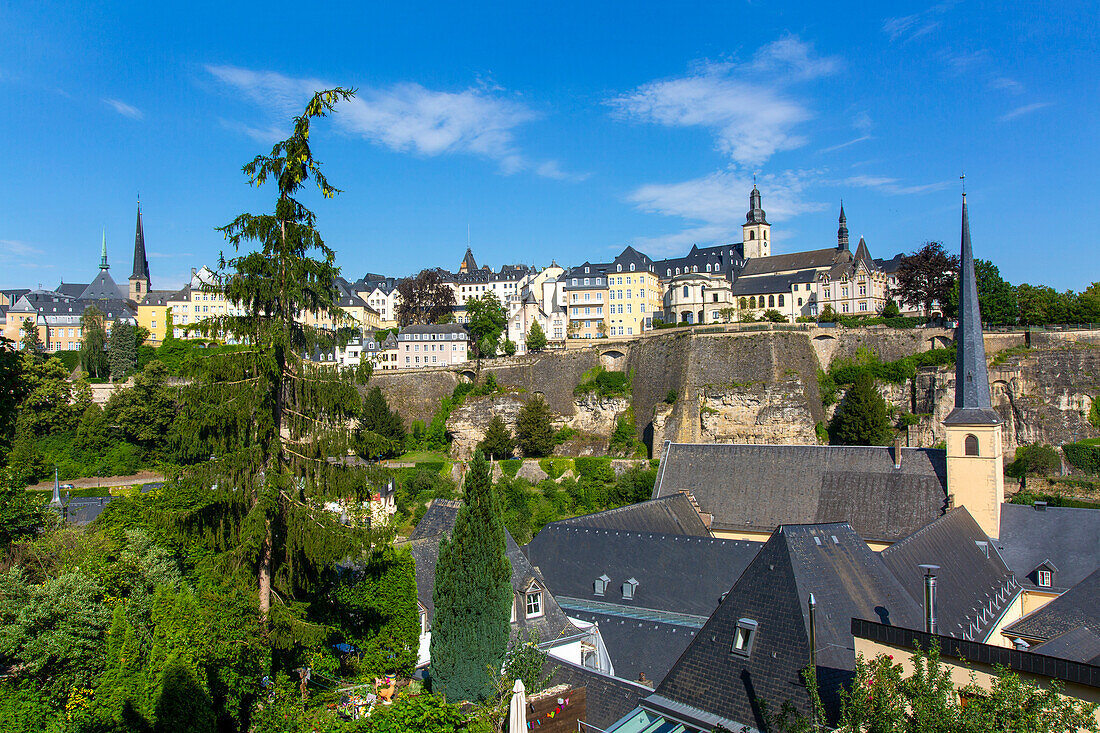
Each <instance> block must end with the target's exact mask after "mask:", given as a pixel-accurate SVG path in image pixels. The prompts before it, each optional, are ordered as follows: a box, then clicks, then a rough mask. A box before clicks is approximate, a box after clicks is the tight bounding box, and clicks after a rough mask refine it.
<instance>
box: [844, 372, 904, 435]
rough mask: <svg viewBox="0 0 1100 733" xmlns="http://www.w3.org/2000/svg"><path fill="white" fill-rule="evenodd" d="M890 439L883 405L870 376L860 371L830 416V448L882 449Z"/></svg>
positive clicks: (887, 417)
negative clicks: (876, 446)
mask: <svg viewBox="0 0 1100 733" xmlns="http://www.w3.org/2000/svg"><path fill="white" fill-rule="evenodd" d="M892 436H893V432H892V430H891V427H890V418H889V416H888V415H887V412H886V401H885V400H884V399H882V395H880V394H879V392H878V390H877V389H875V379H874V377H872V376H871V374H870V372H868V371H866V370H863V371H860V373H859V376H857V377H856V381H855V383H854V384H852V386H851V387H850V388H849V389H848V392H847V393H846V394H845V395H844V400H843V401H842V402H841V403H840V405H839V406H838V407H837V410H836V414H834V415H833V420H832V422H831V423H830V424H829V440H830V442H831V443H832V444H833V445H886V444H888V443H889V442H890V440H891V438H892Z"/></svg>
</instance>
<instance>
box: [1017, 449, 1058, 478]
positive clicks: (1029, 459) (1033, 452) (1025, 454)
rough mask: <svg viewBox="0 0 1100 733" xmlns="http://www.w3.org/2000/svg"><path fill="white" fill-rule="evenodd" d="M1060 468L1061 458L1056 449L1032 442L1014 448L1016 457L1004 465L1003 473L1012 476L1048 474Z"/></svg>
mask: <svg viewBox="0 0 1100 733" xmlns="http://www.w3.org/2000/svg"><path fill="white" fill-rule="evenodd" d="M1061 468H1062V459H1060V458H1059V457H1058V451H1056V450H1054V448H1053V447H1051V446H1049V445H1043V444H1042V443H1032V444H1031V445H1021V446H1020V447H1018V448H1017V449H1016V459H1015V460H1014V461H1012V463H1009V464H1008V465H1007V466H1005V475H1006V476H1011V477H1013V478H1026V477H1027V476H1049V475H1050V474H1054V473H1058V472H1059V471H1060V470H1061Z"/></svg>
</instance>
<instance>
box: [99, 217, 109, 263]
mask: <svg viewBox="0 0 1100 733" xmlns="http://www.w3.org/2000/svg"><path fill="white" fill-rule="evenodd" d="M99 269H100V270H110V269H111V266H110V265H108V264H107V228H106V227H104V228H103V247H102V248H100V250H99Z"/></svg>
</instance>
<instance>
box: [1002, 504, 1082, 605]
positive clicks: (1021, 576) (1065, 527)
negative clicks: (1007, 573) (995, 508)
mask: <svg viewBox="0 0 1100 733" xmlns="http://www.w3.org/2000/svg"><path fill="white" fill-rule="evenodd" d="M996 545H997V551H998V552H999V553H1000V555H1001V557H1003V558H1004V561H1005V563H1006V564H1007V565H1008V567H1009V568H1011V569H1012V572H1013V573H1015V575H1016V580H1017V582H1019V583H1020V584H1021V585H1022V586H1024V587H1025V588H1027V589H1029V590H1037V589H1038V588H1037V586H1036V585H1035V583H1034V582H1033V579H1032V578H1030V577H1028V576H1029V575H1030V574H1031V571H1033V570H1034V569H1035V568H1037V567H1038V566H1039V564H1040V563H1042V562H1045V561H1050V562H1052V563H1054V565H1055V566H1056V567H1057V569H1058V572H1057V573H1055V574H1054V578H1053V581H1054V586H1053V587H1052V588H1044V589H1043V590H1046V591H1054V592H1056V593H1057V592H1060V591H1063V590H1065V589H1067V588H1069V587H1071V586H1074V585H1077V584H1078V583H1080V582H1081V581H1082V580H1084V579H1085V578H1086V577H1087V576H1088V575H1089V574H1090V573H1092V572H1093V571H1095V570H1096V569H1097V568H1100V510H1096V509H1078V508H1074V507H1045V508H1043V509H1041V510H1040V509H1036V508H1035V507H1034V506H1033V505H1031V504H1002V505H1001V536H1000V537H999V538H998V539H997V541H996Z"/></svg>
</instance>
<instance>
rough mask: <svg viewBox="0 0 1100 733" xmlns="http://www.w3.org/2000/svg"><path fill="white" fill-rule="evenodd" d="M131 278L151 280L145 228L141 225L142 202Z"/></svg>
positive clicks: (139, 205)
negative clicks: (146, 252)
mask: <svg viewBox="0 0 1100 733" xmlns="http://www.w3.org/2000/svg"><path fill="white" fill-rule="evenodd" d="M130 277H131V278H134V277H137V278H145V279H146V280H148V279H149V260H148V259H147V258H146V256H145V227H143V226H142V224H141V202H140V201H139V202H138V210H137V229H136V230H135V232H134V271H133V274H131V275H130Z"/></svg>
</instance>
